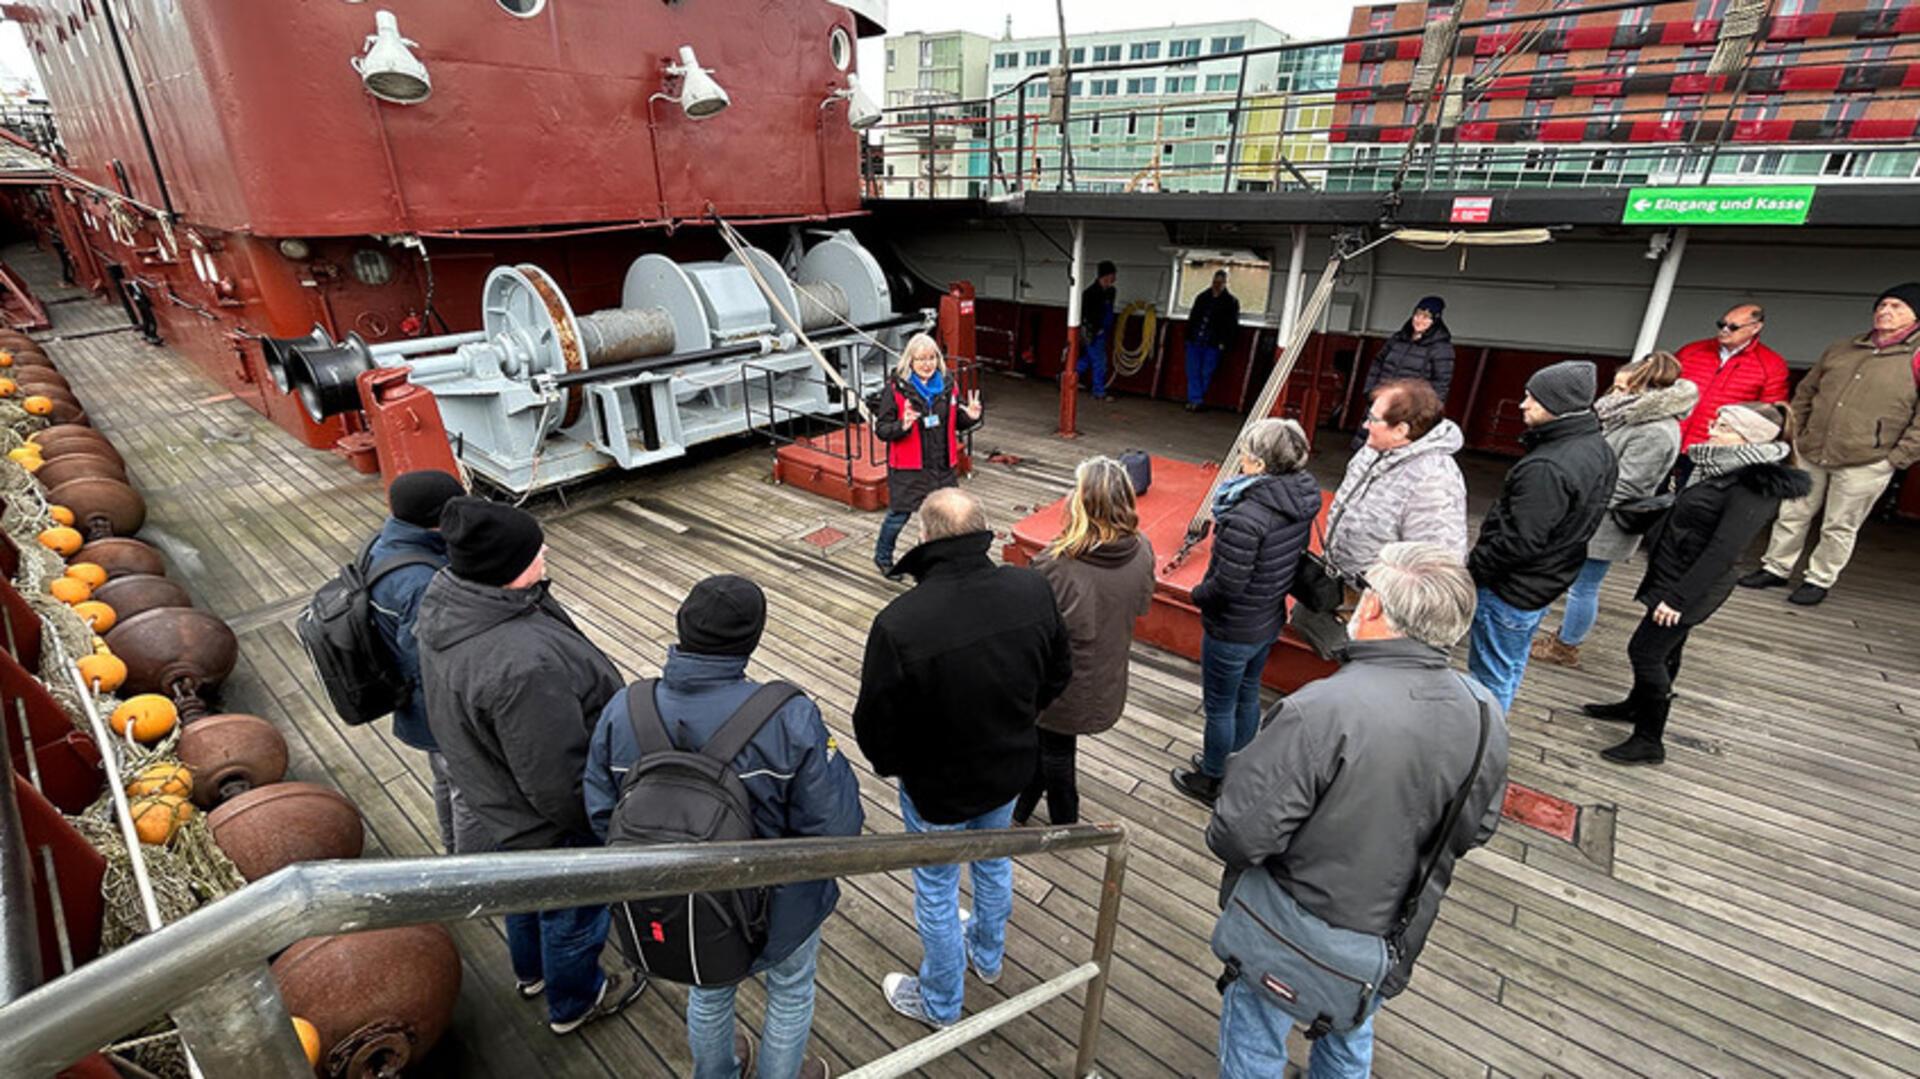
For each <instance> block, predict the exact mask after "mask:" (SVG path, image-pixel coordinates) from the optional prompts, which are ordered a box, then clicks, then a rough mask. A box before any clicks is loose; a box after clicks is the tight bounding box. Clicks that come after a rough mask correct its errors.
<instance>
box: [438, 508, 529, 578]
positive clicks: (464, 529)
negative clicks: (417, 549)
mask: <svg viewBox="0 0 1920 1079" xmlns="http://www.w3.org/2000/svg"><path fill="white" fill-rule="evenodd" d="M440 534H441V536H443V537H445V539H446V541H447V563H448V565H447V568H448V569H451V570H452V571H453V575H454V576H456V577H460V578H463V579H465V580H469V581H472V582H473V583H474V584H484V585H491V586H492V587H494V588H501V587H504V586H505V585H507V584H508V583H509V582H511V581H512V580H513V579H514V578H515V577H518V576H520V575H521V574H522V573H524V572H526V569H527V567H528V566H531V565H533V560H534V559H535V558H537V557H539V554H540V545H541V544H542V543H545V542H546V537H545V536H544V535H543V534H542V533H541V531H540V522H539V521H536V520H534V518H533V514H531V513H528V512H526V511H525V510H522V509H517V508H515V507H513V506H509V505H507V504H506V503H504V502H489V501H487V500H486V499H484V498H475V497H472V496H462V497H460V498H455V499H452V500H450V501H448V502H447V505H446V508H445V509H443V510H441V511H440Z"/></svg>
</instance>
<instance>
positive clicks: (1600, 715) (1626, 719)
mask: <svg viewBox="0 0 1920 1079" xmlns="http://www.w3.org/2000/svg"><path fill="white" fill-rule="evenodd" d="M1580 710H1581V711H1582V712H1585V713H1586V714H1588V715H1590V716H1592V717H1593V718H1595V719H1610V720H1613V721H1614V722H1616V723H1632V722H1633V721H1634V719H1635V717H1637V716H1638V715H1639V713H1640V702H1639V701H1637V700H1635V699H1634V698H1633V696H1632V695H1631V694H1629V695H1628V696H1627V699H1626V700H1624V701H1616V702H1614V703H1613V704H1583V705H1581V706H1580Z"/></svg>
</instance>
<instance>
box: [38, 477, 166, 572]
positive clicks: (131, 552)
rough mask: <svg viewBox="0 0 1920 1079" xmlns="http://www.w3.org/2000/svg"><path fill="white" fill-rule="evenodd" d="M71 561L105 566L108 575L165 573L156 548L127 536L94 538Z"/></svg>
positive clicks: (163, 562)
mask: <svg viewBox="0 0 1920 1079" xmlns="http://www.w3.org/2000/svg"><path fill="white" fill-rule="evenodd" d="M43 467H44V466H43ZM73 561H75V562H91V563H93V564H94V565H96V566H99V567H100V568H101V569H104V570H106V571H107V576H108V577H109V578H112V577H121V576H125V575H126V574H129V573H150V574H153V575H154V576H156V577H164V576H166V573H167V563H166V560H165V559H163V558H161V557H160V552H159V551H158V550H156V549H155V548H154V547H153V546H152V545H151V544H149V543H146V542H144V541H141V540H137V539H130V538H128V537H126V536H113V537H110V538H107V539H97V540H94V541H93V542H92V543H89V544H87V545H86V546H84V547H82V548H80V550H79V551H77V552H75V553H74V556H73Z"/></svg>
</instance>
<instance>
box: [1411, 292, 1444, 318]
mask: <svg viewBox="0 0 1920 1079" xmlns="http://www.w3.org/2000/svg"><path fill="white" fill-rule="evenodd" d="M1413 309H1414V310H1415V311H1425V312H1426V313H1427V314H1429V315H1432V316H1433V317H1434V318H1439V317H1440V316H1441V315H1442V314H1444V313H1445V312H1446V310H1447V301H1445V300H1443V299H1441V298H1440V297H1438V296H1422V297H1420V302H1419V303H1417V304H1414V305H1413Z"/></svg>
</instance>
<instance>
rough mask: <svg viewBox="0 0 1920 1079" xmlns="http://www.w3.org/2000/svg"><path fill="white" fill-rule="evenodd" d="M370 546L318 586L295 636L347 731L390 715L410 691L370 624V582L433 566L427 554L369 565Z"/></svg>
mask: <svg viewBox="0 0 1920 1079" xmlns="http://www.w3.org/2000/svg"><path fill="white" fill-rule="evenodd" d="M372 550H373V544H372V543H368V544H367V550H365V551H362V552H361V554H360V557H359V558H358V559H355V560H354V561H353V562H350V563H348V564H347V565H344V566H341V567H340V573H339V574H338V575H337V576H335V577H334V578H333V580H331V581H328V582H327V583H326V584H323V585H321V586H320V590H319V591H317V592H315V593H314V594H313V599H312V601H311V602H309V603H308V604H307V609H306V610H304V611H302V612H300V618H299V619H298V620H297V621H296V622H295V623H294V632H295V633H296V634H298V635H299V637H300V643H301V645H302V646H304V647H305V648H306V650H307V658H308V659H310V660H312V661H313V673H314V674H316V675H318V676H319V678H320V684H321V685H322V686H324V687H326V690H327V699H328V700H329V701H331V702H333V710H334V712H335V713H337V714H338V715H339V716H340V719H341V720H342V721H343V722H345V723H346V724H347V725H348V726H349V727H357V726H359V725H360V724H362V723H371V722H373V721H374V720H376V719H379V718H380V717H381V716H384V715H388V714H390V713H391V712H392V711H393V710H394V709H395V708H397V707H399V706H400V704H401V703H403V702H404V701H405V700H406V699H407V694H408V693H410V692H412V690H413V687H412V686H410V685H408V684H407V680H406V679H404V678H402V677H401V676H400V671H399V669H398V667H397V666H396V665H395V663H394V659H393V653H392V651H391V650H390V649H388V648H387V645H386V642H385V641H382V640H381V639H380V631H379V629H378V628H376V627H375V626H374V624H373V585H374V582H376V581H378V580H380V579H381V578H382V577H385V576H386V575H387V574H389V573H392V572H393V571H394V570H397V569H402V568H404V567H407V566H438V565H439V564H440V560H439V559H437V558H434V557H433V556H432V555H424V554H401V555H394V556H393V557H391V558H383V559H381V560H380V562H379V564H378V565H372V566H369V565H368V564H367V555H368V554H369V553H371V552H372Z"/></svg>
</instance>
